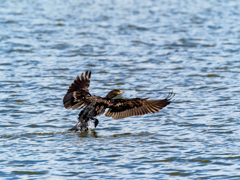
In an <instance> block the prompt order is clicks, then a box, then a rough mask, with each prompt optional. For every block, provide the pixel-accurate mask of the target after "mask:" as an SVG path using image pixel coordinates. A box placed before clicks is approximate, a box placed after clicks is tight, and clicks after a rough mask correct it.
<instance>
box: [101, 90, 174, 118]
mask: <svg viewBox="0 0 240 180" xmlns="http://www.w3.org/2000/svg"><path fill="white" fill-rule="evenodd" d="M174 95H175V94H173V93H172V92H170V93H169V94H168V96H167V97H166V98H165V99H162V100H147V98H146V99H140V98H135V99H127V100H125V99H112V100H111V102H110V103H109V106H108V108H109V110H108V111H107V112H106V114H105V116H107V117H112V118H113V119H122V118H126V117H130V116H140V115H144V114H147V113H155V112H158V111H159V110H161V109H162V108H164V107H165V106H167V105H168V104H170V103H171V99H172V98H173V97H174Z"/></svg>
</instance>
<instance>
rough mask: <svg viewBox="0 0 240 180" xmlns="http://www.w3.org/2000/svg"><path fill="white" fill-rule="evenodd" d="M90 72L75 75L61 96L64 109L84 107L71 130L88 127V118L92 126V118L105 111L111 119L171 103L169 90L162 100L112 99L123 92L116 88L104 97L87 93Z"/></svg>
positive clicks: (93, 120)
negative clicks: (62, 96) (64, 93)
mask: <svg viewBox="0 0 240 180" xmlns="http://www.w3.org/2000/svg"><path fill="white" fill-rule="evenodd" d="M90 78H91V72H88V71H86V73H85V75H84V74H83V73H82V74H81V78H80V77H79V76H77V78H76V79H75V80H74V82H73V83H72V84H71V86H70V87H69V89H68V91H67V94H66V95H65V96H64V98H63V104H64V107H65V108H66V109H76V108H80V109H81V108H83V107H84V109H83V110H82V111H81V112H80V113H79V117H78V120H79V121H78V123H77V124H76V125H75V126H74V127H73V128H71V130H85V131H87V130H88V129H89V120H90V121H92V123H93V125H94V127H96V126H97V125H98V120H97V119H96V118H94V117H95V116H99V115H101V114H103V113H104V112H105V110H106V109H107V108H108V111H107V112H106V113H105V116H106V117H112V118H113V119H122V118H126V117H131V116H140V115H144V114H148V113H155V112H158V111H159V110H161V109H162V108H164V107H165V106H167V105H168V104H170V103H171V101H170V100H171V99H172V97H173V96H174V94H173V93H172V92H171V93H169V95H168V96H167V97H166V98H165V99H162V100H148V98H145V99H141V98H134V99H113V98H114V97H116V96H118V95H120V94H122V93H123V92H122V91H120V90H117V89H114V90H112V91H110V92H109V93H108V94H107V95H106V97H100V96H92V95H91V94H90V93H89V90H88V88H89V85H90Z"/></svg>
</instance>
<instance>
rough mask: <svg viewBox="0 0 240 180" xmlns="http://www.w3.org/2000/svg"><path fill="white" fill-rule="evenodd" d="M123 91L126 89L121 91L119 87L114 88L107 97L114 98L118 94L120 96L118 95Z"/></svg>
mask: <svg viewBox="0 0 240 180" xmlns="http://www.w3.org/2000/svg"><path fill="white" fill-rule="evenodd" d="M122 93H124V91H120V90H118V89H114V90H112V91H110V92H109V93H108V94H107V96H106V98H107V99H112V98H114V97H116V96H118V95H120V94H122Z"/></svg>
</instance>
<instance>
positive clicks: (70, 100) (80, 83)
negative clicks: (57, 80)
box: [63, 71, 92, 109]
mask: <svg viewBox="0 0 240 180" xmlns="http://www.w3.org/2000/svg"><path fill="white" fill-rule="evenodd" d="M90 79H91V71H86V72H85V75H84V74H83V73H82V74H81V78H80V77H79V76H77V77H76V79H75V80H74V81H73V83H72V84H71V85H70V86H69V88H68V91H67V93H66V95H65V96H64V98H63V105H64V107H65V108H66V109H71V108H72V109H76V108H79V107H80V108H82V107H84V106H85V105H87V104H89V103H90V102H91V100H92V98H91V94H90V93H89V90H88V88H89V85H90Z"/></svg>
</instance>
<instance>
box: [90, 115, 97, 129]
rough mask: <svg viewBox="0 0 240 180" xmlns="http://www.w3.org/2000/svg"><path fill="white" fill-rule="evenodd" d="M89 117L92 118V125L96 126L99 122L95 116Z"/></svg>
mask: <svg viewBox="0 0 240 180" xmlns="http://www.w3.org/2000/svg"><path fill="white" fill-rule="evenodd" d="M90 119H92V120H93V123H94V127H95V128H96V127H97V125H98V123H99V121H98V119H97V118H93V117H91V118H90Z"/></svg>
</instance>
